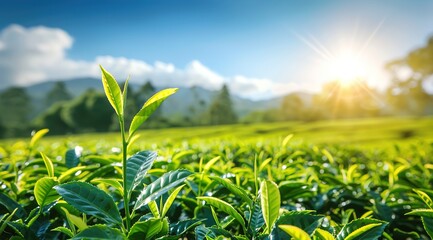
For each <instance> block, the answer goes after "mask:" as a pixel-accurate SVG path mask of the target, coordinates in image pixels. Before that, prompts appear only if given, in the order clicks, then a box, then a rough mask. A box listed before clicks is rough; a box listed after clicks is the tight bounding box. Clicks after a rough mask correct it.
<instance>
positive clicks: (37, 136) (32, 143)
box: [30, 128, 50, 148]
mask: <svg viewBox="0 0 433 240" xmlns="http://www.w3.org/2000/svg"><path fill="white" fill-rule="evenodd" d="M49 131H50V130H49V129H48V128H44V129H41V130H39V131H37V132H36V133H35V134H33V136H32V139H31V140H30V148H33V147H34V146H35V144H36V142H37V141H38V140H39V139H41V138H42V137H43V136H44V135H45V134H47V133H48V132H49Z"/></svg>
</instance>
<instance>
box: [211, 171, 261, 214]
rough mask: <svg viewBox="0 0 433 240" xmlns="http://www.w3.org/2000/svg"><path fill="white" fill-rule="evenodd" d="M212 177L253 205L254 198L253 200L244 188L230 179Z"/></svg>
mask: <svg viewBox="0 0 433 240" xmlns="http://www.w3.org/2000/svg"><path fill="white" fill-rule="evenodd" d="M210 178H211V179H212V180H214V181H216V182H218V183H219V184H221V185H223V186H224V187H226V188H227V189H228V190H229V191H230V192H232V193H233V194H234V195H235V196H238V197H240V198H242V200H244V201H245V202H246V203H247V204H248V205H249V206H250V207H252V206H253V200H251V198H250V197H248V193H247V192H246V191H245V190H244V189H242V188H240V187H238V186H236V185H234V184H233V183H231V182H230V181H229V180H228V179H223V178H220V177H217V176H212V177H210Z"/></svg>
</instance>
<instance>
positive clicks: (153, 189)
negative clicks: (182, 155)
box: [134, 170, 192, 210]
mask: <svg viewBox="0 0 433 240" xmlns="http://www.w3.org/2000/svg"><path fill="white" fill-rule="evenodd" d="M191 174H192V173H191V172H190V171H187V170H176V171H172V172H168V173H166V174H164V175H162V176H161V177H160V178H158V179H156V180H155V181H154V182H152V183H151V184H149V185H148V186H146V187H145V188H144V189H143V191H141V193H140V195H139V196H138V198H137V202H136V203H135V206H134V210H136V209H138V208H140V207H142V206H144V205H146V204H148V203H149V202H150V201H153V200H155V199H157V198H158V197H160V196H161V195H162V194H164V193H166V192H168V191H169V190H170V189H172V188H174V187H177V186H178V185H179V184H181V183H182V182H183V181H185V179H186V178H187V177H189V176H190V175H191Z"/></svg>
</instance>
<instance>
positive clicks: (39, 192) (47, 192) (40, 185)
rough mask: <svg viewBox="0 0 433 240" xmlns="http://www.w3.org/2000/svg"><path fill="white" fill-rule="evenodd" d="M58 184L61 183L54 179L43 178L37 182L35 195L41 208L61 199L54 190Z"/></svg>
mask: <svg viewBox="0 0 433 240" xmlns="http://www.w3.org/2000/svg"><path fill="white" fill-rule="evenodd" d="M58 184H59V182H58V181H57V180H56V179H55V178H52V177H43V178H41V179H39V180H38V181H37V182H36V184H35V190H34V195H35V198H36V202H37V203H38V204H39V206H40V207H41V208H42V207H44V206H46V205H48V204H50V203H52V202H54V201H56V200H57V199H59V198H60V196H59V195H58V194H57V192H56V190H55V189H54V186H56V185H58Z"/></svg>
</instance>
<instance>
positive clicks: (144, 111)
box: [129, 88, 177, 138]
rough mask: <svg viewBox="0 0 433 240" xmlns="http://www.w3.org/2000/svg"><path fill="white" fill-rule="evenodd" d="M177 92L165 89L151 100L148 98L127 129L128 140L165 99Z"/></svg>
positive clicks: (173, 89) (175, 89) (172, 89)
mask: <svg viewBox="0 0 433 240" xmlns="http://www.w3.org/2000/svg"><path fill="white" fill-rule="evenodd" d="M176 91H177V88H167V89H164V90H162V91H159V92H158V93H156V94H155V95H153V96H152V97H151V98H149V99H148V100H147V101H146V102H145V103H144V105H143V107H142V108H141V110H140V111H139V112H138V113H137V114H136V115H135V116H134V118H133V119H132V122H131V126H130V127H129V138H131V137H132V136H133V135H134V133H135V132H136V131H137V129H138V128H139V127H140V126H141V124H143V123H144V121H146V120H147V119H148V118H149V117H150V115H152V113H153V112H155V110H156V109H157V108H158V107H159V105H161V103H162V102H164V100H165V99H167V98H168V97H169V96H170V95H172V94H174V93H175V92H176Z"/></svg>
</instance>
